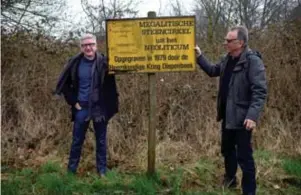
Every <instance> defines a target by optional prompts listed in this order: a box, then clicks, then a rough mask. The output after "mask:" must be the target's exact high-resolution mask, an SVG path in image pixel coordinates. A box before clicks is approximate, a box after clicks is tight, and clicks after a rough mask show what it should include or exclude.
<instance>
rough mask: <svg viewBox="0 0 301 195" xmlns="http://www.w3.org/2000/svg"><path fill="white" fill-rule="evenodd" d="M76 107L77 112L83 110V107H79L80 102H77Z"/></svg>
mask: <svg viewBox="0 0 301 195" xmlns="http://www.w3.org/2000/svg"><path fill="white" fill-rule="evenodd" d="M74 107H75V108H76V110H81V109H82V107H81V106H80V105H79V103H78V102H76V104H75V105H74Z"/></svg>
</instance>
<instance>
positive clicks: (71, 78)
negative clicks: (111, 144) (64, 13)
mask: <svg viewBox="0 0 301 195" xmlns="http://www.w3.org/2000/svg"><path fill="white" fill-rule="evenodd" d="M80 51H81V52H80V53H79V54H77V55H75V56H73V57H71V59H70V60H69V61H68V63H67V64H66V65H65V67H64V70H63V72H62V73H61V75H60V77H59V80H58V83H57V86H56V91H55V94H63V95H64V97H65V100H66V102H67V103H68V104H69V105H70V106H71V112H72V121H74V126H73V139H72V145H71V150H70V156H69V163H68V171H70V172H72V173H76V170H77V167H78V163H79V161H80V156H81V150H82V145H83V143H84V140H85V134H86V131H87V128H88V126H89V122H90V120H92V121H93V125H94V132H95V138H96V167H97V172H98V173H99V174H100V176H101V177H102V176H104V175H105V172H106V165H107V160H106V134H107V124H108V121H109V120H110V119H111V117H113V116H114V114H115V113H117V112H118V93H117V89H116V82H115V77H114V75H109V74H108V64H107V58H106V57H105V56H104V55H103V54H101V53H98V52H97V45H96V37H95V36H94V35H91V34H86V35H84V36H83V37H82V38H81V39H80Z"/></svg>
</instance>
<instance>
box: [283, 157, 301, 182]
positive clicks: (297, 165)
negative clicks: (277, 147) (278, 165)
mask: <svg viewBox="0 0 301 195" xmlns="http://www.w3.org/2000/svg"><path fill="white" fill-rule="evenodd" d="M282 166H283V169H284V170H285V171H286V172H287V173H288V174H290V175H294V176H296V177H298V178H300V179H301V158H300V159H284V160H283V163H282Z"/></svg>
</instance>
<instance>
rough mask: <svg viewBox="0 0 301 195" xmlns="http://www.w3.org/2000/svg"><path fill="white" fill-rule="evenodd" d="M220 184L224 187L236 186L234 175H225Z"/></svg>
mask: <svg viewBox="0 0 301 195" xmlns="http://www.w3.org/2000/svg"><path fill="white" fill-rule="evenodd" d="M222 185H223V187H224V188H236V186H237V182H236V177H233V178H229V177H226V176H225V177H224V180H223V184H222Z"/></svg>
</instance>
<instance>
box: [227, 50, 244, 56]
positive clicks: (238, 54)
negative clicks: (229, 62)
mask: <svg viewBox="0 0 301 195" xmlns="http://www.w3.org/2000/svg"><path fill="white" fill-rule="evenodd" d="M243 50H244V49H243V48H241V49H239V50H236V51H233V52H231V53H230V56H232V57H234V58H235V57H238V56H240V54H241V53H242V52H243Z"/></svg>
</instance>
